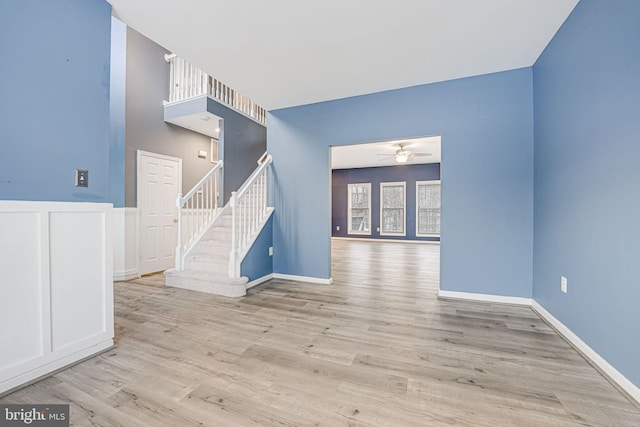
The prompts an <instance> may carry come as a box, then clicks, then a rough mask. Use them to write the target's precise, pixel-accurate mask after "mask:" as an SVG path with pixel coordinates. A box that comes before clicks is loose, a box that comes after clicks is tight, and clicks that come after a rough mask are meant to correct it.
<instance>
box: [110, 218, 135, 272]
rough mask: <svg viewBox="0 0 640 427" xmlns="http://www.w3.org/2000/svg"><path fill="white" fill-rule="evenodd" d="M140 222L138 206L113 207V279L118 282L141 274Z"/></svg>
mask: <svg viewBox="0 0 640 427" xmlns="http://www.w3.org/2000/svg"><path fill="white" fill-rule="evenodd" d="M138 224H139V217H138V209H137V208H114V209H113V280H114V281H116V282H121V281H126V280H131V279H135V278H137V277H139V276H140V273H139V269H138V228H139V226H138Z"/></svg>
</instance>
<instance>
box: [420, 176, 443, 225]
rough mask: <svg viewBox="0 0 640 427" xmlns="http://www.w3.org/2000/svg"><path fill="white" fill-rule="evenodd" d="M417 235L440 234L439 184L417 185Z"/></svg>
mask: <svg viewBox="0 0 640 427" xmlns="http://www.w3.org/2000/svg"><path fill="white" fill-rule="evenodd" d="M417 189H418V190H417V192H418V202H417V208H418V214H417V221H418V223H417V233H418V234H419V235H420V234H423V235H424V234H440V195H441V192H440V184H439V183H438V184H432V183H418V184H417Z"/></svg>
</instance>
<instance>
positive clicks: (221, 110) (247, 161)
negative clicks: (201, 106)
mask: <svg viewBox="0 0 640 427" xmlns="http://www.w3.org/2000/svg"><path fill="white" fill-rule="evenodd" d="M207 111H209V112H210V113H212V114H215V115H216V116H218V117H222V118H223V120H222V129H221V130H222V136H221V138H220V139H221V141H220V155H221V158H222V159H223V160H224V202H225V203H226V202H227V200H229V198H230V197H231V192H232V191H236V190H237V189H238V188H240V186H241V185H242V184H243V183H244V181H245V180H246V179H247V178H248V177H249V175H251V172H253V171H254V169H255V168H256V167H258V164H257V163H256V162H257V161H258V159H259V158H260V156H261V155H262V154H264V152H265V151H267V128H266V127H264V126H263V125H261V124H260V123H258V122H255V121H253V120H252V119H250V118H248V117H245V116H244V115H242V114H240V113H238V112H237V111H234V110H232V109H231V108H229V107H227V106H226V105H224V104H221V103H220V102H217V101H215V100H213V99H211V98H208V99H207Z"/></svg>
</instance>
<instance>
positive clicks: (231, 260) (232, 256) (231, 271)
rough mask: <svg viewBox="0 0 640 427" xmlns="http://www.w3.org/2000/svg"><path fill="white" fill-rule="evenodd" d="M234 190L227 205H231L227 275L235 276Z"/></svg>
mask: <svg viewBox="0 0 640 427" xmlns="http://www.w3.org/2000/svg"><path fill="white" fill-rule="evenodd" d="M236 198H237V196H236V192H235V191H234V192H232V193H231V198H230V199H229V206H230V207H231V253H230V254H229V277H233V278H237V277H238V274H237V272H236V257H237V255H238V251H237V249H236Z"/></svg>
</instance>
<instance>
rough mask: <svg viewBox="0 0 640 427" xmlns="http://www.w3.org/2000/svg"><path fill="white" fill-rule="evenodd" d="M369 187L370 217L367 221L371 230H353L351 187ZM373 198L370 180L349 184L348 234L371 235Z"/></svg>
mask: <svg viewBox="0 0 640 427" xmlns="http://www.w3.org/2000/svg"><path fill="white" fill-rule="evenodd" d="M363 186H364V187H367V188H368V191H369V197H368V201H369V203H368V214H369V216H368V218H367V221H368V222H367V223H368V224H369V230H368V231H357V230H355V231H353V230H352V221H351V220H352V215H351V212H352V206H351V201H352V200H351V188H353V187H363ZM371 199H372V195H371V183H370V182H360V183H351V184H348V185H347V235H354V236H371V229H372V228H373V227H372V225H371ZM356 209H361V208H356Z"/></svg>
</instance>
